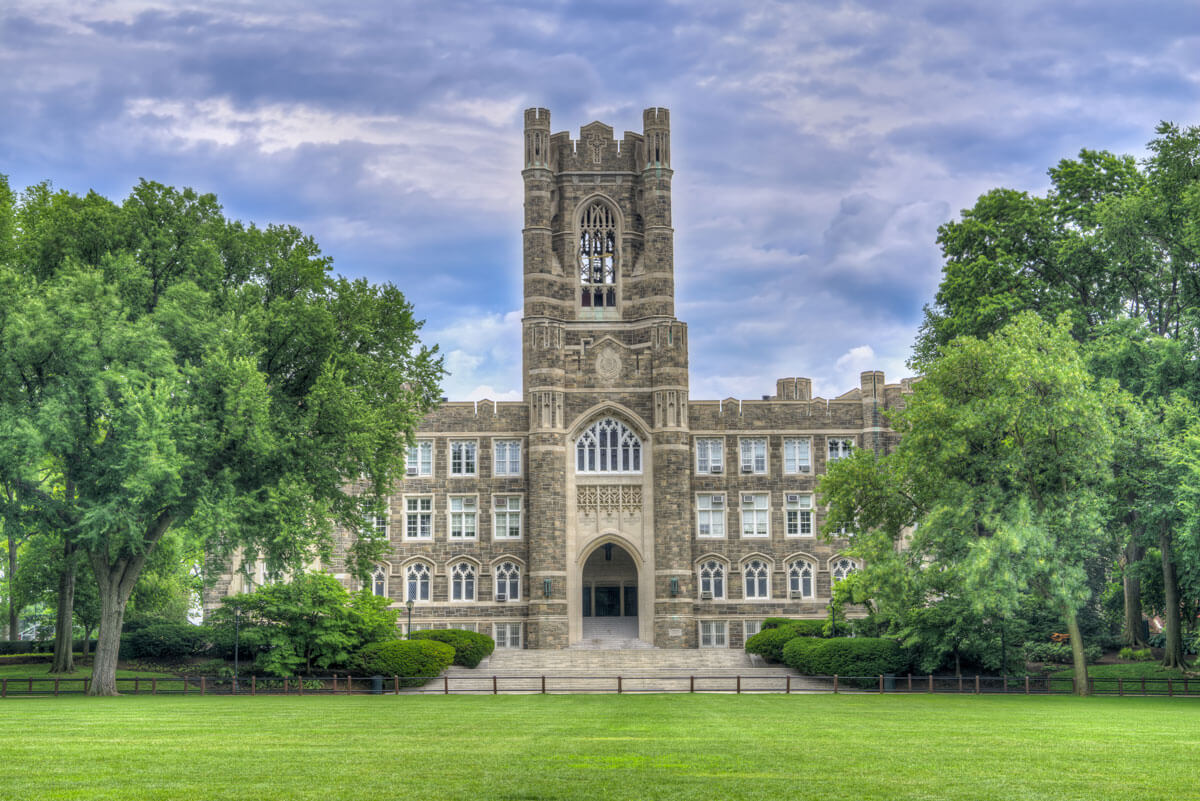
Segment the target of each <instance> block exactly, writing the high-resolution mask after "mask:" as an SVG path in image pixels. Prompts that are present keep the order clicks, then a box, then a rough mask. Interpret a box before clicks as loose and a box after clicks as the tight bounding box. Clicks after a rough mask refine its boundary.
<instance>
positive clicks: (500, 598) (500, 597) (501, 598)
mask: <svg viewBox="0 0 1200 801" xmlns="http://www.w3.org/2000/svg"><path fill="white" fill-rule="evenodd" d="M496 600H497V601H507V600H508V596H507V595H505V594H504V593H502V592H498V593H496Z"/></svg>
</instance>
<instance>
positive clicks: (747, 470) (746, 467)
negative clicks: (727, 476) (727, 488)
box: [742, 464, 754, 473]
mask: <svg viewBox="0 0 1200 801" xmlns="http://www.w3.org/2000/svg"><path fill="white" fill-rule="evenodd" d="M742 472H743V473H753V472H754V468H753V467H752V466H750V465H748V464H744V465H742Z"/></svg>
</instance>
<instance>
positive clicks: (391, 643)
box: [358, 632, 455, 687]
mask: <svg viewBox="0 0 1200 801" xmlns="http://www.w3.org/2000/svg"><path fill="white" fill-rule="evenodd" d="M413 633H414V634H416V632H413ZM454 655H455V650H454V646H452V645H450V644H448V643H444V642H437V641H436V640H430V639H413V640H388V641H386V642H373V643H371V644H370V645H367V646H364V647H363V649H362V650H361V651H359V652H358V667H359V669H360V670H362V671H363V672H364V673H366V674H370V675H376V676H399V677H401V679H406V680H402V681H401V682H400V685H401V686H402V687H419V686H421V685H422V684H424V683H425V682H426V681H427V680H428V679H429V677H431V676H436V675H438V674H439V673H441V672H442V671H443V670H445V669H446V668H448V667H450V665H451V664H453V663H454Z"/></svg>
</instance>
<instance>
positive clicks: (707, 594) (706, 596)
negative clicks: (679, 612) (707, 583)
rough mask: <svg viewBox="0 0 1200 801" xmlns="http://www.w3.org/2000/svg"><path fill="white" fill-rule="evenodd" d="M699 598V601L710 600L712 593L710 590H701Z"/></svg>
mask: <svg viewBox="0 0 1200 801" xmlns="http://www.w3.org/2000/svg"><path fill="white" fill-rule="evenodd" d="M700 600H701V601H711V600H712V593H711V592H702V593H700Z"/></svg>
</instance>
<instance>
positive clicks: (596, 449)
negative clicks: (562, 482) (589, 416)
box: [575, 417, 642, 473]
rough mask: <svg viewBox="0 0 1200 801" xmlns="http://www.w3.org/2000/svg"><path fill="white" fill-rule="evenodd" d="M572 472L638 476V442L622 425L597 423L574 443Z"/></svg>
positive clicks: (614, 421)
mask: <svg viewBox="0 0 1200 801" xmlns="http://www.w3.org/2000/svg"><path fill="white" fill-rule="evenodd" d="M575 472H577V473H640V472H642V441H641V440H639V439H638V438H637V435H636V434H634V433H633V432H632V431H630V430H629V429H628V428H627V427H626V426H625V424H624V423H621V422H619V421H617V420H614V419H612V418H611V417H606V418H604V419H603V420H597V421H596V422H595V423H593V424H592V426H591V427H590V428H588V430H586V431H584V432H583V433H582V434H580V435H579V439H578V440H577V441H576V443H575Z"/></svg>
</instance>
